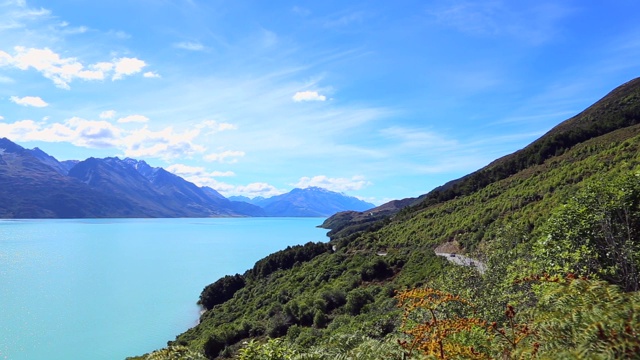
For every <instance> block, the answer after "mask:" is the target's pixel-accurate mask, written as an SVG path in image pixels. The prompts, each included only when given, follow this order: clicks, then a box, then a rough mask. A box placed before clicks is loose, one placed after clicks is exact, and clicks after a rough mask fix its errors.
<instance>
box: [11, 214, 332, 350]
mask: <svg viewBox="0 0 640 360" xmlns="http://www.w3.org/2000/svg"><path fill="white" fill-rule="evenodd" d="M322 221H323V219H318V218H311V219H310V218H224V219H122V220H121V219H100V220H93V219H91V220H86V219H83V220H0V359H10V360H23V359H24V360H33V359H49V360H55V359H65V360H68V359H109V360H110V359H124V358H125V357H126V356H133V355H142V354H144V353H147V352H150V351H152V350H155V349H158V348H161V347H164V346H166V342H167V341H168V340H173V339H174V338H175V336H176V335H178V334H179V333H181V332H183V331H185V330H187V329H188V328H189V327H191V326H193V325H195V323H196V322H197V319H198V311H199V309H198V307H197V306H196V301H197V300H198V296H199V295H200V292H201V291H202V289H203V287H204V286H206V285H207V284H209V283H212V282H214V281H215V280H217V279H218V278H220V277H222V276H224V275H228V274H235V273H243V272H244V271H245V270H247V269H249V268H251V267H252V266H253V264H254V263H255V262H256V261H257V260H259V259H260V258H262V257H264V256H266V255H268V254H270V253H273V252H275V251H278V250H281V249H284V248H285V247H286V246H288V245H296V244H304V243H306V242H308V241H326V240H328V239H327V238H326V236H325V234H326V230H323V229H318V228H316V226H317V225H319V224H320V223H321V222H322Z"/></svg>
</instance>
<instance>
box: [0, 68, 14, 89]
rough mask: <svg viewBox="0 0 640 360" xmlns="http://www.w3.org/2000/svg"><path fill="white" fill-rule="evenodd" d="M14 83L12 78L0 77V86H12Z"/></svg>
mask: <svg viewBox="0 0 640 360" xmlns="http://www.w3.org/2000/svg"><path fill="white" fill-rule="evenodd" d="M0 65H2V64H0ZM14 82H15V81H14V80H13V79H12V78H10V77H8V76H4V75H0V84H13V83H14Z"/></svg>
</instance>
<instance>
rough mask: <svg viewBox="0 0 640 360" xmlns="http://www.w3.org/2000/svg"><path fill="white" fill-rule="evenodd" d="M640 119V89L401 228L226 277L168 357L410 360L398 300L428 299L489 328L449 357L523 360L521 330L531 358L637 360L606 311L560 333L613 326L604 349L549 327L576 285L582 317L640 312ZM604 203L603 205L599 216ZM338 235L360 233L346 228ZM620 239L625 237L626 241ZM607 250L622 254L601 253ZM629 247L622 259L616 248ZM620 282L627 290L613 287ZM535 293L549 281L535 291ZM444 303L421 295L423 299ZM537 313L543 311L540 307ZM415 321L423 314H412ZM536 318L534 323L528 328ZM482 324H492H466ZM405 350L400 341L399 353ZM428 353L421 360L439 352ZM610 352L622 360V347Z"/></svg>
mask: <svg viewBox="0 0 640 360" xmlns="http://www.w3.org/2000/svg"><path fill="white" fill-rule="evenodd" d="M639 109H640V80H638V79H636V80H634V81H632V82H629V83H627V84H625V85H623V86H622V87H621V88H619V89H617V90H615V91H613V92H612V93H610V94H609V95H608V96H607V97H605V98H604V99H603V100H601V101H599V102H598V103H597V104H595V105H594V106H592V107H590V108H589V109H587V110H585V111H584V112H583V113H581V114H580V115H578V116H576V117H574V118H572V119H570V120H568V121H567V122H565V123H563V124H561V125H559V126H558V127H556V128H554V129H553V130H552V131H550V132H549V133H547V134H546V135H545V136H544V137H542V138H541V139H539V140H537V141H536V142H534V143H533V144H531V145H530V146H528V147H526V148H525V149H523V150H521V151H519V152H516V153H515V154H512V155H509V156H507V157H504V158H502V159H499V160H497V161H495V162H494V163H492V164H490V165H489V166H487V167H486V168H484V169H481V170H479V171H477V172H475V173H473V174H471V175H469V176H467V177H464V178H462V179H460V180H457V181H455V182H452V183H450V184H448V185H446V186H443V187H441V188H440V189H436V190H434V191H433V192H431V193H429V194H427V195H425V196H423V197H421V199H419V201H418V202H417V203H413V202H412V203H413V204H414V205H412V206H408V207H405V208H403V209H402V210H400V211H399V212H396V213H395V215H392V216H387V217H384V218H383V219H379V220H376V221H374V222H371V223H369V224H367V225H366V226H364V227H362V226H359V227H357V228H354V230H353V231H342V232H337V233H334V234H338V235H337V236H334V237H332V238H331V241H330V242H329V244H328V245H326V246H325V245H322V244H307V245H305V246H304V247H294V248H290V249H286V250H283V251H282V252H279V253H276V254H273V255H270V256H269V257H267V258H265V259H263V260H261V261H259V262H258V263H257V264H256V267H254V269H251V270H249V271H247V272H246V273H245V274H243V275H237V276H234V277H231V276H230V277H227V278H226V280H225V278H223V279H220V280H219V281H218V282H216V283H214V284H212V285H210V286H209V287H207V288H205V291H204V292H203V296H204V298H201V300H202V299H205V301H206V302H207V303H205V301H203V303H205V305H206V307H207V311H206V312H205V313H204V314H203V316H202V317H201V323H200V324H199V325H198V326H196V327H194V328H192V329H190V330H189V331H187V332H185V333H184V334H181V335H180V336H178V337H177V339H176V340H175V341H174V342H172V343H171V345H173V346H186V347H188V348H189V349H191V351H193V352H201V353H202V354H204V355H205V356H206V357H208V358H216V357H227V356H231V355H232V354H235V353H238V351H240V354H244V355H246V354H247V353H248V352H250V351H257V353H259V352H260V351H266V350H268V348H269V346H271V347H275V348H278V349H279V350H278V351H282V352H283V354H285V355H286V354H288V355H286V356H285V355H283V356H282V357H279V358H283V359H284V358H292V359H293V358H300V359H303V358H307V359H325V358H326V359H329V358H336V356H337V355H336V353H335V351H336V350H335V349H338V350H339V351H341V352H342V353H347V352H351V351H355V350H358V351H364V352H366V353H367V354H370V355H369V357H365V356H364V355H363V357H362V358H371V359H375V358H397V359H400V358H402V357H401V356H402V355H401V354H402V352H403V351H406V350H407V346H408V345H406V344H407V343H406V341H409V344H413V343H411V341H412V339H413V340H415V334H414V335H412V333H410V332H408V331H407V329H406V323H403V316H402V309H400V308H398V306H397V304H398V300H399V299H402V298H398V297H396V294H397V292H398V291H404V290H407V289H413V288H421V287H424V286H428V287H429V288H437V289H440V290H439V291H443V292H446V293H447V294H449V293H451V294H454V295H453V296H451V297H445V298H443V299H445V300H446V301H442V302H440V303H444V304H445V305H446V304H447V303H455V304H458V305H455V304H454V305H455V306H453V307H451V308H445V309H440V310H438V314H439V315H438V316H443V317H446V316H450V317H452V318H455V319H457V320H456V321H459V322H458V324H466V325H464V326H462V325H460V328H459V329H458V330H457V331H462V330H460V329H462V328H465V326H467V327H468V329H467V330H473V329H480V330H481V331H480V330H478V331H476V330H474V331H476V332H474V333H473V334H475V335H473V336H471V335H469V336H471V337H467V338H464V339H466V340H464V341H466V343H464V344H462V345H459V346H458V345H456V346H458V347H449V348H447V349H448V350H447V351H458V350H460V349H462V350H464V349H467V350H468V347H469V346H471V345H469V344H472V345H473V346H471V350H470V351H471V352H469V353H466V354H467V355H469V354H472V353H473V352H474V351H475V352H478V353H482V354H485V355H486V356H489V357H493V356H496V355H491V354H496V351H498V353H500V354H503V356H502V357H505V356H504V354H508V356H506V358H509V357H510V356H511V355H512V354H513V355H514V356H515V354H517V353H518V351H520V350H521V349H520V348H518V347H517V344H511V343H509V344H507V345H509V346H510V347H509V348H504V349H502V348H501V347H500V346H503V345H504V344H506V343H504V342H500V340H499V339H500V334H501V332H508V330H509V326H511V331H512V332H513V334H514V339H515V336H516V331H520V333H518V334H520V335H522V337H521V340H522V341H523V345H522V346H523V347H524V346H525V345H526V344H528V345H527V346H528V347H525V348H524V350H522V351H524V352H527V351H530V352H532V351H535V352H537V351H540V352H541V353H542V354H544V353H545V351H547V353H550V354H552V353H554V352H555V353H556V354H557V353H558V351H559V350H558V349H561V350H562V351H565V352H567V354H569V353H571V354H574V353H576V354H577V353H579V352H580V351H586V350H584V349H583V347H585V346H587V347H588V346H591V345H588V344H596V345H597V346H599V347H598V348H597V349H591V350H590V351H601V350H602V351H605V353H607V354H610V355H611V354H613V355H612V356H613V357H611V356H609V357H607V356H603V358H616V357H620V356H621V354H622V355H624V354H626V352H627V351H631V352H632V351H633V349H635V348H634V346H637V343H634V342H633V341H634V340H633V339H634V338H637V335H638V331H639V329H638V328H637V327H638V324H640V320H639V319H638V318H637V317H625V315H624V314H622V315H620V314H619V313H617V312H615V311H617V310H615V311H614V310H612V309H610V308H606V306H605V305H602V306H603V309H605V308H606V309H605V310H601V309H600V308H599V307H598V306H600V305H599V303H596V300H593V301H592V302H593V303H592V304H591V307H590V309H600V310H598V311H599V312H598V313H597V316H596V315H594V316H593V317H588V316H584V317H583V318H581V319H582V320H580V321H582V322H575V323H571V324H564V325H563V326H568V328H569V329H574V330H575V329H578V328H584V327H587V328H594V329H596V330H597V329H598V325H597V324H601V323H602V324H608V323H610V326H609V325H607V326H609V327H607V328H603V327H602V326H601V327H600V329H601V331H600V332H598V331H596V333H594V334H595V335H593V334H592V335H593V336H595V338H594V339H595V340H593V339H592V340H593V341H591V340H589V341H587V340H588V339H591V338H589V337H588V336H587V335H584V336H583V337H582V338H581V337H580V336H582V335H580V334H578V333H577V332H576V333H575V334H573V333H572V334H573V335H572V336H574V338H573V339H574V340H575V341H574V342H573V343H570V344H559V343H557V342H554V341H555V340H554V337H553V331H560V330H562V329H560V330H558V329H555V328H553V327H552V326H551V325H549V324H552V323H553V324H556V325H557V321H556V322H554V321H553V316H560V315H557V314H564V315H562V316H563V318H571V316H569V315H570V314H571V310H567V309H566V308H564V307H562V306H560V305H558V303H557V301H559V300H558V299H559V298H560V297H561V295H560V294H561V292H558V291H556V290H555V289H556V287H557V286H566V288H563V289H564V290H563V291H564V292H565V293H566V294H574V295H572V296H573V297H572V298H571V301H572V302H573V303H574V305H575V309H582V308H581V307H580V306H586V305H585V301H586V300H585V299H587V298H588V296H591V295H593V294H596V295H593V296H594V297H593V299H598V298H604V297H603V296H601V295H597V294H601V293H599V292H603V293H606V294H609V295H608V296H610V299H617V300H616V301H620V302H621V303H620V304H622V305H620V307H619V308H620V309H623V308H624V309H626V310H624V311H627V313H628V311H631V312H632V313H633V310H629V309H628V308H627V307H631V309H633V307H634V306H637V305H638V304H640V301H638V296H637V293H636V292H633V281H634V280H633V278H632V277H629V276H631V275H633V274H632V273H633V272H634V271H635V273H634V274H637V269H638V267H639V266H640V260H639V259H640V244H639V243H638V239H637V237H636V235H635V234H636V230H638V231H640V180H638V179H639V178H638V176H636V175H635V174H636V172H638V171H639V170H640V167H639V165H640V125H638V124H639V123H640V110H639ZM598 199H605V200H606V201H603V202H602V203H599V202H598V201H597V200H598ZM603 224H605V225H606V224H609V225H606V226H605V225H603ZM340 226H342V229H348V228H349V225H348V224H347V223H346V222H345V223H343V224H341V225H340ZM624 231H626V232H627V235H629V236H627V237H622V238H624V239H622V240H620V239H621V235H620V234H622V233H624ZM574 232H575V233H576V234H577V235H575V234H573V233H574ZM601 234H608V235H606V236H604V237H602V236H600V235H601ZM630 234H631V235H630ZM565 235H566V236H565ZM574 235H575V236H574ZM607 241H609V242H611V243H612V244H614V245H613V247H611V246H610V245H606V243H607ZM617 241H621V242H617ZM445 243H450V244H451V245H452V248H457V249H459V251H461V252H465V253H467V254H468V255H469V256H472V257H475V258H478V259H480V260H482V261H484V262H485V263H486V265H487V271H486V272H485V273H484V274H483V275H481V274H479V273H478V272H477V271H475V270H474V269H469V268H463V267H459V266H455V265H452V264H450V263H449V262H447V261H446V259H444V258H442V257H438V256H436V255H435V253H434V248H435V247H437V246H439V245H442V244H445ZM618 248H619V249H623V250H620V251H618V250H615V249H618ZM576 254H577V255H576ZM612 254H613V255H612ZM614 255H615V256H618V257H617V258H616V259H626V260H624V261H625V262H626V263H625V264H624V266H626V267H625V268H624V269H623V266H619V265H618V263H616V262H615V261H614V262H611V260H612V259H613V258H612V256H614ZM576 256H577V257H576ZM623 270H624V271H623ZM549 272H551V273H553V272H555V273H556V274H558V275H563V276H564V275H566V274H569V276H566V280H564V279H565V277H562V278H560V277H557V278H550V277H542V279H541V278H540V277H535V276H534V277H530V275H532V274H536V273H537V274H543V273H549ZM621 272H624V274H625V275H624V276H626V277H625V279H626V280H624V279H622V278H623V277H624V276H618V275H620V274H621ZM612 274H613V275H612ZM629 274H631V275H629ZM614 275H615V276H614ZM627 275H628V276H627ZM634 276H635V275H634ZM578 277H589V278H591V279H598V278H599V279H603V280H606V281H607V282H604V283H598V282H590V281H591V280H579V279H577V278H578ZM574 279H577V280H574ZM629 279H631V280H629ZM593 281H595V280H593ZM625 281H626V282H625ZM532 282H542V283H543V284H542V285H540V286H538V287H536V286H532V285H531V283H532ZM546 283H549V284H550V285H548V286H547V285H544V284H546ZM611 284H614V285H616V286H620V288H616V287H615V286H613V285H611ZM554 286H556V287H554ZM572 286H573V287H572ZM580 286H581V287H580ZM611 286H613V287H611ZM212 287H213V288H214V289H217V290H219V291H220V292H222V293H224V296H223V297H221V298H220V299H221V300H220V301H216V302H215V303H211V302H209V301H208V295H207V293H208V292H209V293H210V292H211V291H212ZM207 289H208V290H207ZM622 291H631V293H629V294H623V293H622ZM436 293H438V292H426V293H421V296H423V297H427V298H428V296H433V294H436ZM411 294H414V293H411ZM438 294H439V293H438ZM575 294H583V295H584V298H581V297H580V296H578V295H575ZM562 296H564V295H562ZM428 299H432V298H428ZM457 299H468V300H469V301H470V303H473V306H472V308H470V309H471V310H468V311H467V310H465V308H466V306H467V305H468V304H470V303H466V302H462V300H460V302H459V303H458V302H457V301H458V300H457ZM589 299H591V298H589ZM582 300H585V301H582ZM465 301H466V300H465ZM563 301H565V303H568V302H570V301H569V300H566V299H565V300H563ZM580 301H582V303H580ZM597 301H599V300H597ZM612 301H613V300H612ZM423 303H424V302H423ZM427 303H428V302H427ZM461 304H462V305H461ZM463 305H464V306H463ZM541 305H544V306H545V308H544V309H542V310H540V308H539V307H540V306H541ZM469 306H471V305H469ZM505 309H507V311H505ZM509 309H511V310H509ZM545 309H547V310H545ZM575 309H574V311H578V310H575ZM607 309H608V310H607ZM404 310H405V312H406V311H407V308H406V307H405V309H404ZM551 310H553V311H555V313H550V311H551ZM409 311H410V312H411V311H415V307H414V308H410V309H409ZM465 311H467V312H466V313H465ZM536 311H539V314H538V316H536V317H531V316H532V315H531V314H534V313H535V312H536ZM545 311H546V312H545ZM580 311H581V310H580ZM589 311H591V310H589ZM620 311H622V310H620ZM520 312H522V313H523V314H529V317H526V316H525V315H522V316H523V317H522V318H520V316H521V315H517V320H518V321H522V322H523V324H524V325H522V327H517V328H516V327H515V325H513V324H514V321H515V320H514V319H516V313H517V314H520ZM471 313H472V314H473V316H474V317H478V318H481V319H483V320H478V321H475V320H473V321H472V320H469V319H470V318H468V317H465V316H466V315H465V314H467V315H468V314H471ZM614 313H615V314H614ZM432 314H433V313H432ZM553 314H556V315H553ZM567 314H569V315H567ZM567 316H568V317H567ZM598 316H599V317H598ZM603 316H604V317H603ZM460 319H462V320H460ZM474 319H475V318H474ZM465 321H466V322H465ZM545 321H546V322H545ZM576 321H577V320H576ZM589 321H591V322H589ZM445 323H446V322H445ZM469 324H472V325H473V326H471V325H469ZM488 324H492V325H490V326H489V325H488ZM509 324H511V325H509ZM545 324H546V325H545ZM585 324H586V325H585ZM617 324H622V325H620V326H622V327H621V328H620V329H623V330H620V329H619V328H615V326H617ZM592 325H593V326H592ZM474 326H475V327H474ZM545 326H546V327H545ZM492 329H493V330H492ZM505 329H506V330H505ZM524 329H529V330H527V331H525V330H524ZM531 329H537V330H535V331H534V330H531ZM549 329H551V330H549ZM554 329H555V330H554ZM566 329H567V328H565V330H566ZM608 329H611V330H608ZM616 329H617V330H616ZM424 331H427V330H424ZM493 333H495V334H497V335H495V336H494V335H491V334H493ZM478 334H480V335H478ZM482 334H485V335H486V336H485V335H482ZM576 334H577V335H576ZM621 334H622V335H621ZM624 334H628V336H627V335H624ZM623 335H624V336H623ZM412 336H413V338H412ZM474 336H475V337H474ZM483 336H484V337H483ZM589 336H591V335H589ZM598 336H599V337H598ZM625 336H627V337H625ZM267 338H282V339H283V340H281V341H280V342H275V343H274V342H273V341H272V342H267V343H266V345H260V346H258V345H256V344H254V343H249V344H248V345H247V344H244V342H246V341H248V340H250V339H257V340H258V341H259V342H262V341H264V340H265V339H267ZM430 339H433V337H431V338H430ZM496 339H497V340H496ZM527 339H532V340H527ZM585 339H587V340H585ZM598 339H600V340H598ZM602 339H606V341H605V340H602ZM620 339H622V340H620ZM507 340H508V338H507ZM398 341H400V343H401V344H405V347H404V350H403V349H402V347H400V346H399V345H398ZM424 341H425V342H424V343H423V344H424V345H425V349H426V347H428V346H427V345H429V343H428V341H431V340H424ZM439 341H440V343H437V341H436V342H434V344H435V345H440V349H441V351H442V354H444V347H443V344H444V340H442V339H441V340H439ZM456 341H461V340H460V338H457V340H456ZM464 341H463V342H464ZM483 341H484V342H483ZM527 341H529V342H528V343H527ZM599 341H600V342H599ZM603 341H604V342H603ZM403 342H404V343H403ZM525 343H526V344H525ZM415 344H417V345H415V346H416V347H415V348H412V350H413V349H415V350H416V353H419V351H418V349H419V346H418V345H419V344H420V342H416V343H415ZM451 344H453V343H451ZM465 344H466V345H465ZM500 344H502V345H500ZM536 344H537V345H536ZM585 344H586V345H585ZM602 344H604V345H602ZM607 344H609V345H607ZM611 344H615V346H617V347H616V349H617V350H611V349H610V347H611V346H613V345H611ZM620 344H622V345H620ZM435 345H434V346H435ZM412 346H413V345H412ZM451 346H453V345H451ZM465 346H467V347H465ZM504 346H506V345H504ZM607 346H609V348H607ZM436 347H437V346H436ZM332 349H333V350H332ZM496 349H502V350H496ZM603 349H604V350H603ZM638 349H640V348H638ZM272 350H273V349H272ZM462 350H460V351H462ZM609 350H611V351H609ZM274 351H275V350H274ZM332 351H334V352H333V353H332ZM465 351H466V350H465ZM607 351H609V352H607ZM616 351H617V352H616ZM409 352H411V351H409ZM257 353H256V354H257ZM425 353H426V352H425ZM323 354H324V355H323ZM382 354H385V355H384V356H382ZM460 354H461V353H460ZM487 354H489V355H487ZM529 355H531V354H529ZM305 356H306V357H305ZM483 356H484V355H483ZM567 356H568V355H567ZM436 357H438V356H436ZM244 358H245V359H250V358H260V357H258V355H255V356H254V357H244ZM264 358H269V357H264ZM274 358H278V357H274ZM478 358H481V357H478ZM485 358H486V357H485Z"/></svg>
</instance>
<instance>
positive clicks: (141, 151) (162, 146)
mask: <svg viewBox="0 0 640 360" xmlns="http://www.w3.org/2000/svg"><path fill="white" fill-rule="evenodd" d="M199 133H200V131H199V130H198V129H195V130H187V131H184V132H178V131H175V130H174V129H173V128H172V127H167V128H165V129H163V130H159V131H152V130H149V129H148V128H147V127H146V126H145V127H143V128H138V129H135V130H125V129H122V128H119V127H117V126H116V125H114V124H112V123H111V122H109V121H106V120H86V119H82V118H78V117H73V118H71V119H68V120H65V121H64V122H61V123H52V124H46V123H44V122H42V123H37V122H35V121H33V120H21V121H17V122H14V123H0V134H3V136H6V137H8V138H10V139H11V140H13V141H45V142H68V143H70V144H73V145H75V146H80V147H87V148H116V149H119V150H121V151H122V152H123V155H124V156H128V157H133V158H138V157H153V158H161V159H165V160H171V159H175V158H188V157H190V156H193V155H194V154H198V153H203V152H204V151H205V150H206V148H205V147H204V146H202V145H199V144H196V143H195V142H194V139H195V138H196V137H197V136H198V135H199Z"/></svg>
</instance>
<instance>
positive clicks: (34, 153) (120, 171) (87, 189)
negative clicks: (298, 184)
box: [0, 138, 374, 218]
mask: <svg viewBox="0 0 640 360" xmlns="http://www.w3.org/2000/svg"><path fill="white" fill-rule="evenodd" d="M0 183H1V184H2V187H1V188H0V218H87V217H98V218H103V217H116V218H119V217H229V216H296V217H312V216H318V217H326V216H330V215H333V214H334V213H336V212H339V211H344V210H358V211H362V210H366V209H368V208H372V207H374V205H373V204H369V203H366V202H364V201H361V200H358V199H356V198H354V197H349V196H346V195H343V194H340V193H336V192H332V191H329V190H325V189H321V188H315V187H310V188H306V189H294V190H292V191H291V192H289V193H286V194H282V195H278V196H275V197H272V198H269V199H264V198H259V199H254V200H255V201H254V200H251V199H248V201H242V199H240V201H236V199H233V198H232V199H227V198H225V197H224V196H223V195H221V194H220V193H219V192H217V191H216V190H215V189H212V188H210V187H199V186H197V185H195V184H193V183H191V182H189V181H187V180H185V179H183V178H181V177H179V176H177V175H175V174H173V173H170V172H168V171H166V170H164V169H163V168H160V167H152V166H150V165H149V164H147V163H146V162H145V161H142V160H135V159H130V158H126V159H124V160H121V159H119V158H117V157H108V158H104V159H98V158H88V159H86V160H83V161H76V160H70V161H58V160H56V159H55V158H54V157H53V156H50V155H48V154H47V153H45V152H44V151H42V150H41V149H39V148H34V149H25V148H23V147H21V146H20V145H18V144H15V143H13V142H12V141H10V140H9V139H7V138H2V139H0ZM251 202H253V203H251Z"/></svg>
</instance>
